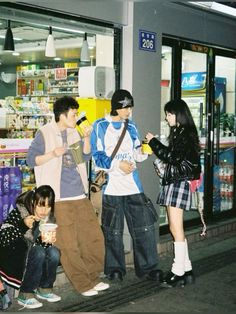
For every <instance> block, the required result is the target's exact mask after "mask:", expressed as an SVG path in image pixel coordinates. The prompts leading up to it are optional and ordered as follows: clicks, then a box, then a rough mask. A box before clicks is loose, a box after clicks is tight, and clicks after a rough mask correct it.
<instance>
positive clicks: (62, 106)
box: [53, 96, 79, 122]
mask: <svg viewBox="0 0 236 314" xmlns="http://www.w3.org/2000/svg"><path fill="white" fill-rule="evenodd" d="M78 108H79V104H78V102H77V101H76V100H75V99H74V98H73V97H70V96H63V97H61V98H58V99H57V100H56V101H55V103H54V104H53V113H54V116H55V121H56V122H58V121H59V120H60V115H61V114H65V115H67V113H68V111H69V110H70V109H78Z"/></svg>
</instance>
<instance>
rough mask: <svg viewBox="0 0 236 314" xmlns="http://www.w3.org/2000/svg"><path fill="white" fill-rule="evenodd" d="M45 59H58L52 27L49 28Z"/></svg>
mask: <svg viewBox="0 0 236 314" xmlns="http://www.w3.org/2000/svg"><path fill="white" fill-rule="evenodd" d="M45 57H56V49H55V43H54V38H53V35H52V27H51V26H50V27H49V35H48V39H47V42H46V49H45Z"/></svg>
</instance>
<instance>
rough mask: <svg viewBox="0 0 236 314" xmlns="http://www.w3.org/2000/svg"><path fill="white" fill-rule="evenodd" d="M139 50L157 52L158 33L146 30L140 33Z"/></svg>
mask: <svg viewBox="0 0 236 314" xmlns="http://www.w3.org/2000/svg"><path fill="white" fill-rule="evenodd" d="M139 49H141V50H146V51H152V52H155V51H156V33H154V32H148V31H144V30H140V31H139Z"/></svg>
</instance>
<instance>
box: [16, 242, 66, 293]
mask: <svg viewBox="0 0 236 314" xmlns="http://www.w3.org/2000/svg"><path fill="white" fill-rule="evenodd" d="M59 261H60V253H59V250H58V249H57V248H56V247H55V246H50V247H48V248H43V247H42V246H39V245H35V246H33V247H32V248H31V249H30V251H29V253H28V257H27V264H26V270H25V274H24V278H23V282H22V285H21V287H20V291H21V292H25V293H32V292H33V291H34V290H35V289H37V288H39V287H40V288H52V287H53V283H54V281H55V280H56V271H57V266H58V264H59Z"/></svg>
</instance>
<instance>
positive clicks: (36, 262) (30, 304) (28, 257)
mask: <svg viewBox="0 0 236 314" xmlns="http://www.w3.org/2000/svg"><path fill="white" fill-rule="evenodd" d="M54 202H55V194H54V191H53V189H52V188H51V187H50V186H49V185H42V186H40V187H38V188H37V189H35V190H32V191H27V192H25V193H23V194H21V195H20V196H19V197H18V198H17V200H16V208H15V209H14V210H12V211H11V212H10V214H9V215H8V218H7V220H6V221H5V222H4V223H3V224H2V226H1V228H0V256H1V259H0V276H1V278H2V280H3V281H5V282H6V284H8V285H9V286H11V287H14V288H16V289H20V291H19V296H18V299H17V302H18V304H20V305H22V306H24V307H25V308H29V309H34V308H39V307H41V306H43V304H42V303H41V302H39V301H38V299H41V300H47V301H48V302H57V301H60V300H61V297H59V296H57V295H56V294H54V293H53V292H52V289H53V284H54V282H55V279H56V270H57V266H58V264H59V260H60V253H59V250H58V249H57V248H56V247H55V246H54V245H53V243H54V242H55V241H56V232H55V231H53V232H51V233H48V234H47V237H45V234H43V232H41V231H40V230H42V227H43V226H45V225H44V224H45V223H55V218H54ZM37 298H38V299H37Z"/></svg>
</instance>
